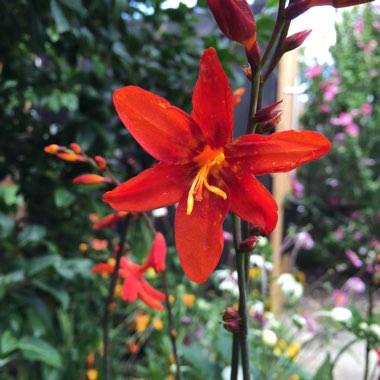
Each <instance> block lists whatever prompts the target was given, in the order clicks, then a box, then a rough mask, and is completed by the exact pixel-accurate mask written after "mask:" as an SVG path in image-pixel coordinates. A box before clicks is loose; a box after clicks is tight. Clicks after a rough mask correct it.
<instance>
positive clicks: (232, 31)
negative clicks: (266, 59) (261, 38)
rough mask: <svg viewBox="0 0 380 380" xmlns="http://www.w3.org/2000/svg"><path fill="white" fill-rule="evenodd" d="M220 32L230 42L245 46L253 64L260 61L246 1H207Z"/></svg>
mask: <svg viewBox="0 0 380 380" xmlns="http://www.w3.org/2000/svg"><path fill="white" fill-rule="evenodd" d="M207 3H208V6H209V7H210V10H211V12H212V14H213V15H214V17H215V20H216V22H217V23H218V26H219V28H220V29H221V31H222V32H223V33H224V34H225V35H226V36H227V37H228V38H229V39H230V40H232V41H236V42H239V43H241V44H242V45H244V46H245V48H246V50H247V55H248V57H249V58H251V59H252V60H253V61H254V62H256V63H258V62H259V61H260V52H259V47H258V44H257V41H256V22H255V17H254V15H253V12H252V9H251V8H250V6H249V5H248V3H247V1H246V0H224V1H221V0H207Z"/></svg>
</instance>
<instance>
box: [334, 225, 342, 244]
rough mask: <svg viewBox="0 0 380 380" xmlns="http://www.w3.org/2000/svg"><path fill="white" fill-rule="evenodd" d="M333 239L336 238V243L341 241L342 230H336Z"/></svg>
mask: <svg viewBox="0 0 380 380" xmlns="http://www.w3.org/2000/svg"><path fill="white" fill-rule="evenodd" d="M335 237H336V240H338V241H342V240H343V238H344V232H343V230H342V228H340V227H339V228H338V229H337V230H336V231H335Z"/></svg>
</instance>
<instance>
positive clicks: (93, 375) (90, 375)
mask: <svg viewBox="0 0 380 380" xmlns="http://www.w3.org/2000/svg"><path fill="white" fill-rule="evenodd" d="M86 375H87V379H88V380H96V379H97V378H98V376H99V373H98V371H97V370H96V369H93V368H91V369H89V370H88V371H87V373H86Z"/></svg>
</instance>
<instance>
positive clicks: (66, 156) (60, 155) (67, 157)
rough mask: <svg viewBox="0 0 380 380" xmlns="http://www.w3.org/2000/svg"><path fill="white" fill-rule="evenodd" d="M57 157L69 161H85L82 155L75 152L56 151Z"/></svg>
mask: <svg viewBox="0 0 380 380" xmlns="http://www.w3.org/2000/svg"><path fill="white" fill-rule="evenodd" d="M57 157H58V158H60V159H61V160H64V161H71V162H83V161H85V159H84V157H83V156H80V155H79V154H75V153H67V152H63V153H58V154H57Z"/></svg>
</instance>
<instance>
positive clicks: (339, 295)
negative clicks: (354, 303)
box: [332, 289, 348, 307]
mask: <svg viewBox="0 0 380 380" xmlns="http://www.w3.org/2000/svg"><path fill="white" fill-rule="evenodd" d="M332 296H333V301H334V305H335V307H338V306H344V305H346V304H347V301H348V297H347V294H346V293H345V292H344V291H343V290H338V289H337V290H334V291H333V294H332Z"/></svg>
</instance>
